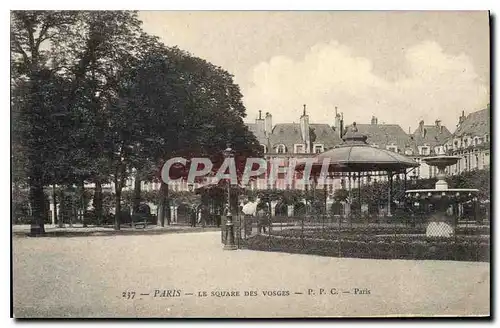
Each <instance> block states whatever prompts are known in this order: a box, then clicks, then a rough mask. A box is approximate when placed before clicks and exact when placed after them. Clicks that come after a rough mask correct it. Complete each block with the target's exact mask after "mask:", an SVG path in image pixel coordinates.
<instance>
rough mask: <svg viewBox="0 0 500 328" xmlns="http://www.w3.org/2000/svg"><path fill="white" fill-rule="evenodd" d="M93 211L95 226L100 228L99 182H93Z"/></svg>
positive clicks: (100, 194)
mask: <svg viewBox="0 0 500 328" xmlns="http://www.w3.org/2000/svg"><path fill="white" fill-rule="evenodd" d="M93 203H94V209H95V216H96V220H97V226H101V224H102V184H101V181H100V180H96V182H95V190H94V201H93Z"/></svg>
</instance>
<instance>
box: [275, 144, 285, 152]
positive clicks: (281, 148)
mask: <svg viewBox="0 0 500 328" xmlns="http://www.w3.org/2000/svg"><path fill="white" fill-rule="evenodd" d="M276 152H277V153H278V154H284V153H286V147H285V145H283V144H280V145H277V146H276Z"/></svg>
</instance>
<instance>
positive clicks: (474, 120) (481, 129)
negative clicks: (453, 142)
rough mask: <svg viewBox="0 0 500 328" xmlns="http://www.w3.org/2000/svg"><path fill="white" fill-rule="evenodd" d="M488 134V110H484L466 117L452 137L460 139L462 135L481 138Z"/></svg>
mask: <svg viewBox="0 0 500 328" xmlns="http://www.w3.org/2000/svg"><path fill="white" fill-rule="evenodd" d="M489 132H490V109H489V108H485V109H482V110H479V111H477V112H473V113H470V114H469V115H467V117H466V118H465V120H464V121H463V122H462V124H460V126H459V127H458V128H457V130H456V131H455V132H454V133H453V136H454V137H461V136H464V135H472V136H483V135H485V134H487V133H489Z"/></svg>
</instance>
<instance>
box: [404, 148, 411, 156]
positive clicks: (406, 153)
mask: <svg viewBox="0 0 500 328" xmlns="http://www.w3.org/2000/svg"><path fill="white" fill-rule="evenodd" d="M405 155H413V149H411V148H407V149H406V150H405Z"/></svg>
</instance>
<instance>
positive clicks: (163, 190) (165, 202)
mask: <svg viewBox="0 0 500 328" xmlns="http://www.w3.org/2000/svg"><path fill="white" fill-rule="evenodd" d="M165 217H166V218H167V223H168V224H170V200H169V198H168V185H167V184H166V183H164V182H163V181H162V182H161V186H160V199H159V202H158V223H157V224H158V225H159V226H161V227H164V226H165Z"/></svg>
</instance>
